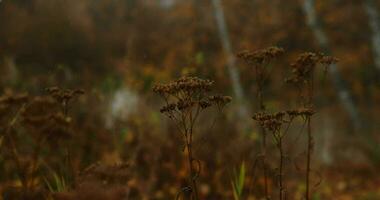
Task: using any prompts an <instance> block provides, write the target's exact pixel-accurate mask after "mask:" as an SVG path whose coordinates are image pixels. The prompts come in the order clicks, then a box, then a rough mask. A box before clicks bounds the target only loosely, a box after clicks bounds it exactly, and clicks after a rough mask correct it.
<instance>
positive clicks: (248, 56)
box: [237, 47, 284, 65]
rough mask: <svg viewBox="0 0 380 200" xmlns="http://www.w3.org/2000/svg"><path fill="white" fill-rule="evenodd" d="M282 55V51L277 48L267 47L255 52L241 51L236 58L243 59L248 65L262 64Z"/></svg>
mask: <svg viewBox="0 0 380 200" xmlns="http://www.w3.org/2000/svg"><path fill="white" fill-rule="evenodd" d="M283 53H284V49H282V48H279V47H268V48H266V49H262V50H257V51H253V52H252V51H242V52H240V53H238V54H237V56H238V58H242V59H244V60H245V61H246V62H247V63H248V64H259V65H261V64H264V63H268V62H270V61H271V60H272V59H274V58H277V57H279V56H280V55H282V54H283Z"/></svg>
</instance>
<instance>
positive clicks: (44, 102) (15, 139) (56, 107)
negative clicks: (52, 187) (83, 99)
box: [0, 88, 81, 198]
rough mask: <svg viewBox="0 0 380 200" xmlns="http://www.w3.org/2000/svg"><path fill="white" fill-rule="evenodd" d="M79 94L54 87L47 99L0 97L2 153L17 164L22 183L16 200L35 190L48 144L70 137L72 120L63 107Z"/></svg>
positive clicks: (15, 95)
mask: <svg viewBox="0 0 380 200" xmlns="http://www.w3.org/2000/svg"><path fill="white" fill-rule="evenodd" d="M79 94H81V92H80V91H71V90H65V91H64V92H63V90H60V89H58V88H57V89H54V88H52V89H51V90H49V95H47V96H30V95H27V94H6V95H3V96H1V97H0V114H1V116H0V119H1V120H0V121H1V123H0V129H2V131H1V132H2V133H4V135H2V136H1V137H3V136H4V143H3V148H2V151H3V152H2V153H4V154H3V155H4V158H5V159H9V160H10V161H11V162H12V163H14V164H15V167H14V169H15V171H16V173H18V174H19V177H20V179H21V183H22V184H21V185H22V187H21V188H20V189H19V190H21V192H20V191H19V193H20V195H23V196H22V197H21V196H18V197H17V198H28V197H30V196H28V195H31V193H34V191H35V190H36V188H37V187H36V186H35V185H32V183H34V182H35V180H36V179H37V177H38V175H39V174H38V171H39V170H38V169H39V167H40V164H41V159H43V157H42V152H43V151H44V149H43V148H45V146H44V145H45V144H46V143H47V142H49V143H48V144H49V145H50V146H55V145H56V144H57V142H59V141H61V140H62V139H66V138H69V136H70V135H71V131H70V129H69V126H70V124H71V119H70V118H69V117H68V116H67V115H66V114H64V113H63V112H62V110H61V108H63V107H64V106H63V104H65V105H67V103H68V102H69V101H70V100H71V99H72V98H74V97H76V96H78V95H79ZM63 110H65V109H63ZM3 114H4V115H3ZM15 133H17V134H15ZM20 133H21V134H20ZM23 133H25V134H26V135H22V134H23ZM25 137H27V138H29V139H30V141H29V143H28V144H25V140H24V139H22V138H25ZM30 142H32V143H33V145H30ZM45 161H46V160H45ZM46 162H48V161H46Z"/></svg>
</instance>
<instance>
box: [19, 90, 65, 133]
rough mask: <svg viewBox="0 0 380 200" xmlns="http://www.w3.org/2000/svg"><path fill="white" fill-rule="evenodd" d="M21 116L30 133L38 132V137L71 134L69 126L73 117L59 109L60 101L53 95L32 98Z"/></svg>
mask: <svg viewBox="0 0 380 200" xmlns="http://www.w3.org/2000/svg"><path fill="white" fill-rule="evenodd" d="M21 116H22V123H23V124H24V125H25V126H26V127H27V128H29V132H30V134H36V136H37V137H47V138H49V139H51V138H62V137H67V136H69V135H70V133H69V130H68V129H67V127H68V126H69V125H70V122H71V119H70V118H69V117H67V116H65V115H64V114H63V113H62V112H60V111H59V105H58V103H57V102H56V101H55V100H54V99H52V98H51V97H46V96H42V97H34V98H32V99H31V100H30V102H29V103H28V105H27V106H26V107H25V109H24V110H23V111H22V112H21ZM38 135H41V136H38Z"/></svg>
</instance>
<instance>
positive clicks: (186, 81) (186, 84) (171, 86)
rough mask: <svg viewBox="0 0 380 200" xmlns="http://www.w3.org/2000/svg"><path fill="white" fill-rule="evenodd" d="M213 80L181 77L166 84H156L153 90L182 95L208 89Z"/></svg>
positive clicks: (165, 93)
mask: <svg viewBox="0 0 380 200" xmlns="http://www.w3.org/2000/svg"><path fill="white" fill-rule="evenodd" d="M213 83H214V82H213V81H210V80H203V79H200V78H197V77H182V78H180V79H178V80H175V81H173V82H171V83H168V84H157V85H155V86H154V87H153V91H154V92H156V93H158V94H160V95H165V96H166V95H174V96H177V95H184V94H183V93H187V94H189V93H197V92H208V91H210V89H211V87H212V85H213Z"/></svg>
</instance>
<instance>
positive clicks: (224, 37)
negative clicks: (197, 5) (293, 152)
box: [212, 0, 249, 118]
mask: <svg viewBox="0 0 380 200" xmlns="http://www.w3.org/2000/svg"><path fill="white" fill-rule="evenodd" d="M212 5H213V7H214V15H215V20H216V24H217V26H218V33H219V37H220V40H221V43H222V47H223V50H224V53H225V55H226V57H227V70H228V74H229V76H230V79H231V82H232V88H233V92H234V95H235V97H236V100H237V103H238V106H239V107H238V111H239V116H240V117H242V118H244V117H246V116H247V115H248V110H249V109H248V106H247V104H246V103H247V102H245V98H244V92H243V87H242V85H241V82H240V75H239V71H238V69H237V68H236V64H235V63H236V61H235V59H236V58H235V55H234V54H233V51H232V47H231V42H230V38H229V35H228V30H227V25H226V21H225V18H224V12H223V7H222V4H221V1H220V0H212Z"/></svg>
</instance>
